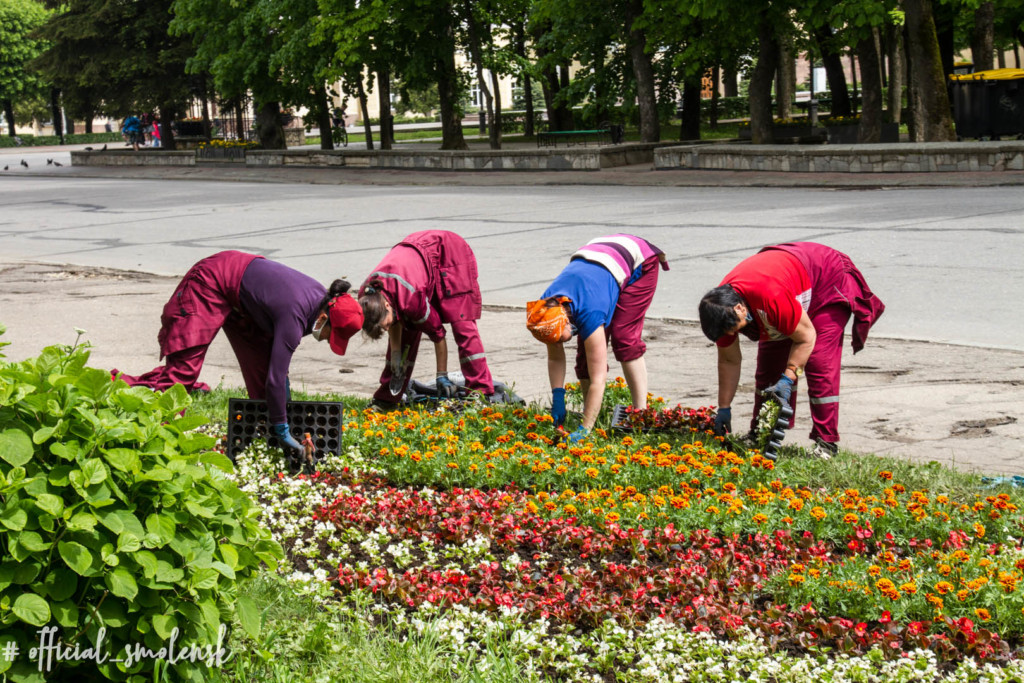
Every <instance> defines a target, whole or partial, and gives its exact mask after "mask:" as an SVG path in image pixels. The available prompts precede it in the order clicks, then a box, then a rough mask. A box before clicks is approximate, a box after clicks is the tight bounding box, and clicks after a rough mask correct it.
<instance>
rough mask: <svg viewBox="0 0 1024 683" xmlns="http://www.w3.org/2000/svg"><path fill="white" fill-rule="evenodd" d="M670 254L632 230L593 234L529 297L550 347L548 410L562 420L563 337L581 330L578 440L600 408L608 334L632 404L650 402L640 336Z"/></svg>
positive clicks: (531, 314)
mask: <svg viewBox="0 0 1024 683" xmlns="http://www.w3.org/2000/svg"><path fill="white" fill-rule="evenodd" d="M659 264H660V266H661V267H662V268H664V269H665V270H668V259H667V258H666V257H665V254H664V253H663V252H662V251H661V250H660V249H658V248H657V247H655V246H654V245H653V244H651V243H650V242H648V241H647V240H645V239H643V238H640V237H634V236H633V235H609V236H608V237H599V238H597V239H595V240H592V241H591V242H589V243H588V244H587V245H586V246H584V247H583V248H582V249H580V250H579V251H577V252H576V253H575V254H573V255H572V258H571V259H570V260H569V265H567V266H566V267H565V269H564V270H563V271H562V272H561V274H560V275H559V276H558V277H557V278H555V281H554V282H552V283H551V285H550V286H549V287H548V288H547V289H546V290H545V291H544V294H543V295H542V296H541V298H540V299H539V300H537V301H531V302H529V303H528V304H527V305H526V327H527V328H528V329H529V330H530V332H531V333H532V334H533V336H534V337H536V338H537V339H539V340H540V341H542V342H544V343H545V344H547V347H548V379H549V381H550V382H551V417H552V418H554V421H555V425H556V426H561V425H562V424H564V422H565V417H566V410H565V348H564V344H565V342H567V341H569V340H570V339H571V338H572V337H574V336H575V337H578V339H577V346H576V366H575V370H576V377H577V378H578V379H579V381H580V388H581V389H582V391H583V424H582V425H581V426H580V428H579V429H577V430H576V431H574V432H573V433H572V434H571V435H570V436H569V440H570V441H579V440H580V439H582V438H583V437H584V436H586V434H588V433H589V432H590V430H591V429H593V427H594V423H595V422H596V421H597V416H598V414H599V413H600V412H601V401H602V399H603V398H604V388H605V380H606V379H607V376H608V340H609V339H611V344H612V351H613V352H614V354H615V359H616V360H618V361H619V362H620V363H622V373H623V374H624V375H625V376H626V384H628V385H629V393H630V396H631V397H632V401H633V407H634V408H646V407H647V366H646V365H645V363H644V352H645V351H646V350H647V345H646V344H644V342H643V340H642V339H641V334H642V333H643V329H644V316H645V315H646V313H647V309H648V308H650V306H651V301H652V300H653V299H654V290H655V289H656V288H657V286H658V266H659Z"/></svg>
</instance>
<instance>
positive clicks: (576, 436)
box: [565, 427, 590, 443]
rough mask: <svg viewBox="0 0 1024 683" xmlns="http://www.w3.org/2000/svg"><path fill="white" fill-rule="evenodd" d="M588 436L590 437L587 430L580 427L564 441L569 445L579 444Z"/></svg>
mask: <svg viewBox="0 0 1024 683" xmlns="http://www.w3.org/2000/svg"><path fill="white" fill-rule="evenodd" d="M588 436H590V430H589V429H587V428H586V427H580V428H579V429H577V430H576V431H575V432H573V433H572V434H570V435H569V436H567V437H566V439H565V440H566V441H568V442H569V443H579V442H580V441H583V439H585V438H587V437H588Z"/></svg>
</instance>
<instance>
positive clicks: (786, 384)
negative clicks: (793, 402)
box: [764, 375, 794, 406]
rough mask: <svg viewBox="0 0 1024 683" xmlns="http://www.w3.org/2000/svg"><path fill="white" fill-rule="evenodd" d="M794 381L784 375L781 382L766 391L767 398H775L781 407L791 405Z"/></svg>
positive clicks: (780, 379)
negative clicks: (790, 399)
mask: <svg viewBox="0 0 1024 683" xmlns="http://www.w3.org/2000/svg"><path fill="white" fill-rule="evenodd" d="M793 384H794V382H793V380H791V379H790V378H788V377H786V376H785V375H782V377H780V378H779V381H778V382H776V383H775V384H773V385H771V386H770V387H768V388H767V389H765V390H764V393H765V396H774V397H775V400H777V401H778V402H779V405H780V406H788V405H789V397H790V396H792V395H793Z"/></svg>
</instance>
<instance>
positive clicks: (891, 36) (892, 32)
mask: <svg viewBox="0 0 1024 683" xmlns="http://www.w3.org/2000/svg"><path fill="white" fill-rule="evenodd" d="M885 31H886V41H885V42H886V45H887V47H888V50H889V59H888V60H887V61H888V62H889V103H888V105H889V120H890V121H892V122H893V123H899V122H900V121H902V120H903V73H904V71H905V69H906V62H905V60H904V59H903V31H900V30H898V29H896V28H895V27H893V26H892V25H889V26H886V28H885Z"/></svg>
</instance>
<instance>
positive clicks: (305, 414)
mask: <svg viewBox="0 0 1024 683" xmlns="http://www.w3.org/2000/svg"><path fill="white" fill-rule="evenodd" d="M286 411H287V415H288V426H289V427H290V429H291V433H292V436H293V437H295V440H296V441H298V442H299V443H302V439H303V435H304V434H305V433H306V432H309V435H310V436H311V437H312V439H313V444H314V445H315V446H316V452H317V457H318V458H322V457H324V456H325V455H327V454H330V453H333V454H335V455H340V454H341V432H342V427H343V423H344V405H343V404H342V403H341V402H338V401H290V402H289V403H288V405H287V407H286ZM256 439H266V441H267V445H269V446H271V447H274V448H279V447H280V444H279V443H278V440H277V437H276V436H274V435H273V434H271V432H270V421H269V419H268V418H267V403H266V401H257V400H253V399H247V398H232V399H229V400H228V443H227V449H226V452H227V456H228V457H229V458H231V459H232V460H234V459H235V455H237V454H238V453H241V452H242V451H244V450H245V449H246V448H248V446H249V444H251V443H252V442H253V441H254V440H256Z"/></svg>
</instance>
